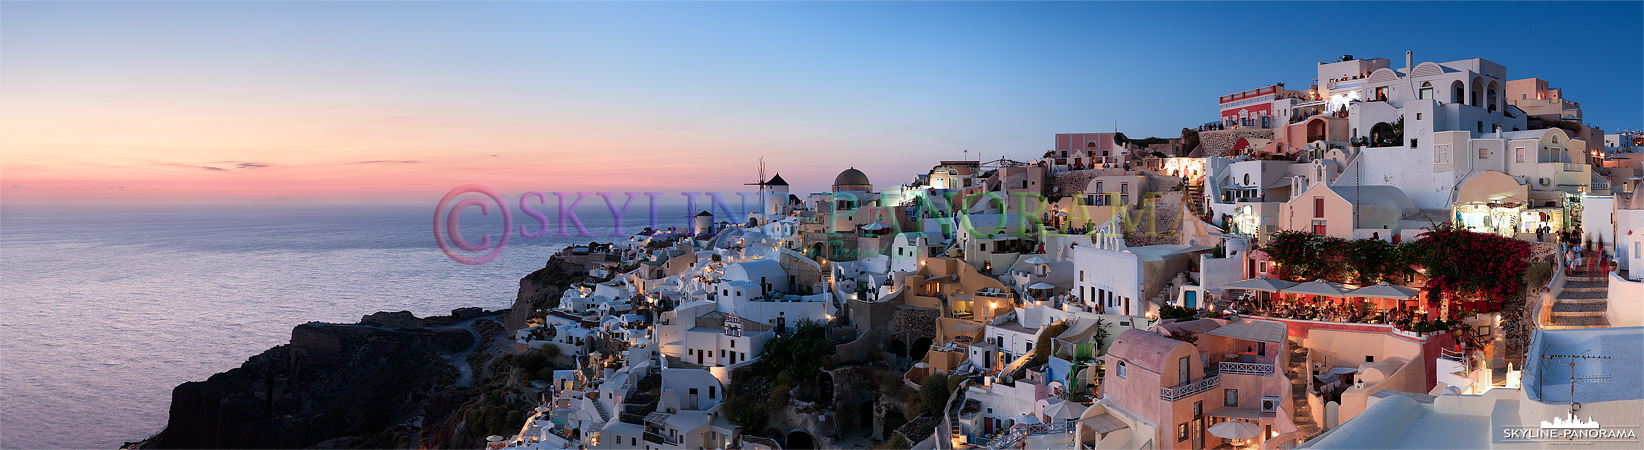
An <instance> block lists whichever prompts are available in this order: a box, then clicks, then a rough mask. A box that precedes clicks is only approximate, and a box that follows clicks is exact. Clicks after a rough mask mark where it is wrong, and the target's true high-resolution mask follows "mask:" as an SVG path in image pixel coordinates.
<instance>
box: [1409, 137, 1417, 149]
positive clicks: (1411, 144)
mask: <svg viewBox="0 0 1644 450" xmlns="http://www.w3.org/2000/svg"><path fill="white" fill-rule="evenodd" d="M1410 148H1416V138H1410Z"/></svg>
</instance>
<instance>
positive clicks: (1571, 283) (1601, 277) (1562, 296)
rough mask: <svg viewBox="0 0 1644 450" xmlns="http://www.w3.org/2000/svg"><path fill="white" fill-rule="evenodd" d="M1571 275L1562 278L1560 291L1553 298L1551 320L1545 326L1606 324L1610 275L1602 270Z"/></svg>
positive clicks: (1597, 326) (1557, 327) (1578, 326)
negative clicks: (1562, 287)
mask: <svg viewBox="0 0 1644 450" xmlns="http://www.w3.org/2000/svg"><path fill="white" fill-rule="evenodd" d="M1589 275H1590V276H1572V277H1566V278H1565V279H1564V291H1563V292H1560V293H1559V294H1558V298H1557V299H1555V300H1554V301H1553V308H1552V313H1553V314H1552V318H1551V323H1550V324H1548V326H1547V327H1546V328H1551V329H1562V328H1604V327H1609V326H1610V320H1609V318H1607V317H1605V313H1607V312H1608V311H1609V309H1610V308H1609V291H1610V278H1609V277H1608V276H1606V275H1605V274H1592V273H1589Z"/></svg>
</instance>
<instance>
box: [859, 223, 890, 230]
mask: <svg viewBox="0 0 1644 450" xmlns="http://www.w3.org/2000/svg"><path fill="white" fill-rule="evenodd" d="M886 228H890V225H885V223H884V222H874V223H870V224H867V225H863V226H862V229H864V230H868V231H878V230H883V229H886Z"/></svg>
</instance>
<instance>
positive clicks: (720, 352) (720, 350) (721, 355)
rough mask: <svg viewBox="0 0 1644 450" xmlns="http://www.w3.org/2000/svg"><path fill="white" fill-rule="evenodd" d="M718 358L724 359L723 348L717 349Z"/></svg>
mask: <svg viewBox="0 0 1644 450" xmlns="http://www.w3.org/2000/svg"><path fill="white" fill-rule="evenodd" d="M719 357H720V358H724V357H725V349H723V348H722V349H719Z"/></svg>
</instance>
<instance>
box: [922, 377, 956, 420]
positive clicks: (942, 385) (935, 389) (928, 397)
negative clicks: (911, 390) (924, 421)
mask: <svg viewBox="0 0 1644 450" xmlns="http://www.w3.org/2000/svg"><path fill="white" fill-rule="evenodd" d="M952 393H953V389H951V388H950V387H949V386H948V377H947V376H945V375H942V374H937V373H933V374H930V375H929V376H926V377H925V379H923V380H919V403H918V404H917V405H914V408H913V411H914V416H916V417H917V416H919V415H921V414H924V413H926V412H929V413H933V414H936V413H941V412H942V407H943V406H945V405H947V403H948V396H949V395H951V394H952Z"/></svg>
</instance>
